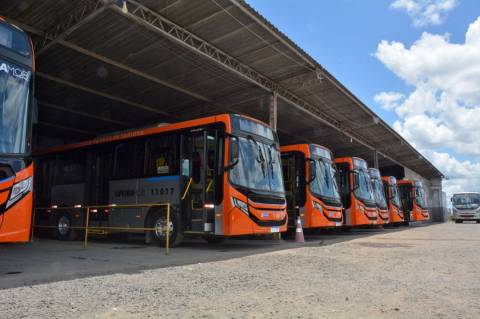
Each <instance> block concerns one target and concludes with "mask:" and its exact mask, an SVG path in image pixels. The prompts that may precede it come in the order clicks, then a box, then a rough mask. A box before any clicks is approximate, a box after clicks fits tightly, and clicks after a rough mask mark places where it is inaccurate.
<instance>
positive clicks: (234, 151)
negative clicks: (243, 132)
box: [225, 136, 240, 171]
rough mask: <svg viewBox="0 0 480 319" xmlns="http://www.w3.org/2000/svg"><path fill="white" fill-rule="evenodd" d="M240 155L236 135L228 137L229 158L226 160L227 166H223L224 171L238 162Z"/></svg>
mask: <svg viewBox="0 0 480 319" xmlns="http://www.w3.org/2000/svg"><path fill="white" fill-rule="evenodd" d="M239 157H240V150H239V146H238V137H236V136H232V138H230V158H229V160H228V163H229V164H228V166H227V167H225V171H228V170H230V169H232V168H233V167H234V166H235V165H237V164H238V160H239Z"/></svg>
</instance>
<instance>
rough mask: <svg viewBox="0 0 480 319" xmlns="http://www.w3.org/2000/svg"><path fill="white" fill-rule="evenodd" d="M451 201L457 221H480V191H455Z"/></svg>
mask: <svg viewBox="0 0 480 319" xmlns="http://www.w3.org/2000/svg"><path fill="white" fill-rule="evenodd" d="M451 201H452V207H453V219H454V220H455V222H456V223H463V221H464V220H474V221H476V222H477V223H480V193H473V192H472V193H455V194H453V196H452V198H451Z"/></svg>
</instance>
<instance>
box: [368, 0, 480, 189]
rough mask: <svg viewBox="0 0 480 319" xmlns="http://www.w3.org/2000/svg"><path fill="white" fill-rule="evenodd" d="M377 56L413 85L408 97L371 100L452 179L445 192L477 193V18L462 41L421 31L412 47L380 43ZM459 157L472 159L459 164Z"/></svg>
mask: <svg viewBox="0 0 480 319" xmlns="http://www.w3.org/2000/svg"><path fill="white" fill-rule="evenodd" d="M407 2H408V1H407ZM405 3H406V2H405ZM405 5H407V4H405ZM410 5H412V6H413V5H415V4H410ZM375 56H376V57H377V58H378V59H379V60H380V61H381V62H382V63H383V64H384V65H385V66H386V67H387V68H388V69H389V70H391V71H392V72H393V73H394V74H396V75H397V76H398V77H399V78H401V79H403V80H404V81H405V83H406V84H408V85H411V86H413V87H414V90H412V91H411V92H410V93H409V94H406V95H402V93H400V92H381V93H379V94H377V95H375V97H374V100H375V102H376V103H378V104H380V105H382V106H383V107H384V108H386V109H390V110H393V111H394V112H395V113H396V115H397V117H398V120H397V121H396V122H395V123H394V129H395V130H396V131H398V132H399V133H400V134H401V135H402V136H403V137H405V138H406V139H407V140H408V141H409V142H411V143H412V144H413V145H415V146H416V147H418V148H419V149H420V150H421V151H422V152H423V153H424V154H425V155H426V157H427V158H429V159H430V160H431V161H432V163H434V165H436V166H437V167H438V168H439V169H440V170H441V171H442V172H443V173H445V174H446V175H447V177H449V178H450V180H448V181H446V182H445V185H446V187H447V188H446V189H447V191H448V192H450V193H451V192H452V191H460V190H478V191H480V89H479V88H480V17H479V18H477V20H476V21H474V22H473V23H472V24H470V26H469V28H468V31H467V33H466V35H465V42H464V43H452V42H451V41H450V39H449V37H448V36H447V35H434V34H430V33H423V34H422V36H421V37H420V38H419V39H418V40H417V41H416V42H415V43H413V44H412V45H411V46H410V47H407V46H405V45H404V44H403V43H400V42H395V41H392V42H388V41H382V42H381V43H379V45H378V47H377V51H376V53H375ZM440 149H442V150H447V151H449V152H450V154H448V153H445V152H444V151H439V150H440ZM459 155H461V156H462V157H464V158H469V159H470V160H464V161H463V160H462V161H459V160H458V159H456V158H455V156H459ZM472 174H473V175H472Z"/></svg>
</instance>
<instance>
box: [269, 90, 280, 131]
mask: <svg viewBox="0 0 480 319" xmlns="http://www.w3.org/2000/svg"><path fill="white" fill-rule="evenodd" d="M277 96H278V95H277V92H273V93H272V95H271V96H270V116H269V118H270V127H271V128H272V130H273V131H274V132H276V131H277Z"/></svg>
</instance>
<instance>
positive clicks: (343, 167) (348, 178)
mask: <svg viewBox="0 0 480 319" xmlns="http://www.w3.org/2000/svg"><path fill="white" fill-rule="evenodd" d="M335 165H336V167H337V171H338V186H339V189H340V196H341V198H342V204H343V221H344V222H343V223H344V225H346V226H357V225H373V224H375V225H376V224H377V218H378V215H377V205H376V203H375V197H374V194H373V189H372V184H371V181H370V176H369V175H368V168H367V162H365V160H363V159H361V158H358V157H342V158H336V159H335Z"/></svg>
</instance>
